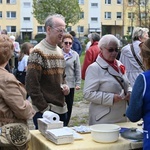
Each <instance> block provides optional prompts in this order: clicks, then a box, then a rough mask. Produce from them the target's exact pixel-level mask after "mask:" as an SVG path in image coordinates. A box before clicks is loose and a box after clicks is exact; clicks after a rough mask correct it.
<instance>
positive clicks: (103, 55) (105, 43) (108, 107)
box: [83, 34, 131, 125]
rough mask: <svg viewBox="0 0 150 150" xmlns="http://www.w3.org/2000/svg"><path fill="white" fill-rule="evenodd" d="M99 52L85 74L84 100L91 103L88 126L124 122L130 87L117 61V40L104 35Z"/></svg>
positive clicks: (123, 69) (112, 36)
mask: <svg viewBox="0 0 150 150" xmlns="http://www.w3.org/2000/svg"><path fill="white" fill-rule="evenodd" d="M98 46H99V48H100V50H101V52H100V54H99V55H98V57H97V59H96V62H94V63H92V64H91V65H90V66H89V67H88V68H87V71H86V75H85V82H84V90H83V94H84V98H85V99H86V100H87V101H90V102H91V103H90V107H89V125H93V124H99V123H117V122H126V121H127V118H126V116H125V112H126V106H127V102H128V100H129V97H130V92H129V91H131V88H130V84H129V81H128V79H127V76H126V72H125V67H124V65H123V64H122V63H121V62H120V61H118V60H116V57H117V54H118V52H119V41H118V39H117V38H116V37H115V36H114V35H112V34H108V35H104V36H103V37H102V38H101V39H100V41H99V44H98Z"/></svg>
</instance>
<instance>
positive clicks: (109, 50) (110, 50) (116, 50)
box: [106, 47, 120, 53]
mask: <svg viewBox="0 0 150 150" xmlns="http://www.w3.org/2000/svg"><path fill="white" fill-rule="evenodd" d="M106 49H107V50H108V52H109V53H112V52H114V51H115V52H117V53H118V52H119V50H120V49H119V48H118V47H117V48H115V49H113V48H109V49H108V48H106Z"/></svg>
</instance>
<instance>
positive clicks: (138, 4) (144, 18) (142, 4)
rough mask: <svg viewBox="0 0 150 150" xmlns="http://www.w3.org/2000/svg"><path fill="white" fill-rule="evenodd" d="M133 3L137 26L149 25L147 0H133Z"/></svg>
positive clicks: (149, 8) (149, 9) (149, 7)
mask: <svg viewBox="0 0 150 150" xmlns="http://www.w3.org/2000/svg"><path fill="white" fill-rule="evenodd" d="M133 2H134V4H135V11H134V14H135V18H133V19H136V21H137V26H141V27H147V28H148V27H150V15H149V12H150V5H149V0H134V1H133Z"/></svg>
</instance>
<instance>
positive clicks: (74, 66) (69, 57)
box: [62, 34, 81, 125]
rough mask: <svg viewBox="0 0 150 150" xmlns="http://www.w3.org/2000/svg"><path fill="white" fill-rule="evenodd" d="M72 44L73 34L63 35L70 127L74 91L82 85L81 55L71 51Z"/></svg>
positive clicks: (66, 97)
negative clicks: (68, 91) (68, 90)
mask: <svg viewBox="0 0 150 150" xmlns="http://www.w3.org/2000/svg"><path fill="white" fill-rule="evenodd" d="M72 42H73V37H72V35H71V34H64V35H63V39H62V49H63V53H64V59H65V60H66V67H65V73H66V82H67V85H68V86H69V88H70V93H69V95H67V96H65V99H66V103H67V108H68V112H67V122H66V125H68V123H69V120H70V117H71V112H72V105H73V101H74V91H75V90H79V89H80V84H81V66H80V59H79V54H78V53H77V52H76V51H73V50H72V49H71V47H72Z"/></svg>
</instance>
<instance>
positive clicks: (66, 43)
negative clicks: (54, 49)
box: [64, 42, 72, 45]
mask: <svg viewBox="0 0 150 150" xmlns="http://www.w3.org/2000/svg"><path fill="white" fill-rule="evenodd" d="M64 43H65V45H68V44H69V45H71V44H72V42H64Z"/></svg>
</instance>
